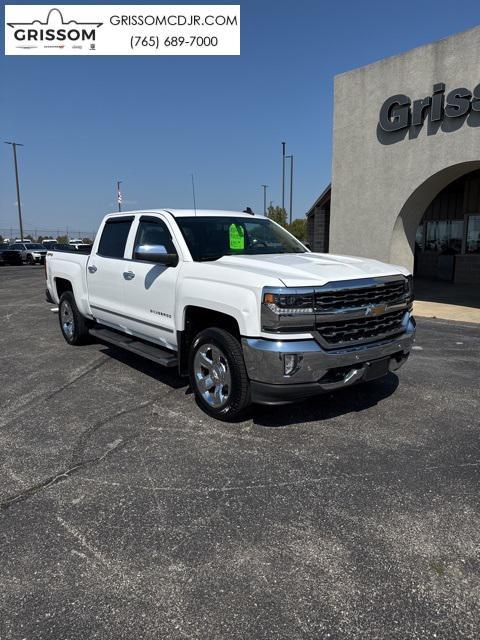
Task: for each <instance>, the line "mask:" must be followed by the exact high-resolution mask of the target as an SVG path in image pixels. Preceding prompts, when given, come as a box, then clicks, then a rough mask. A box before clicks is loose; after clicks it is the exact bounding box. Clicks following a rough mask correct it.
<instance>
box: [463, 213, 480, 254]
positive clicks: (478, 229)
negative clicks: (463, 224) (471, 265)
mask: <svg viewBox="0 0 480 640" xmlns="http://www.w3.org/2000/svg"><path fill="white" fill-rule="evenodd" d="M465 253H480V214H475V215H473V216H468V218H467V239H466V243H465Z"/></svg>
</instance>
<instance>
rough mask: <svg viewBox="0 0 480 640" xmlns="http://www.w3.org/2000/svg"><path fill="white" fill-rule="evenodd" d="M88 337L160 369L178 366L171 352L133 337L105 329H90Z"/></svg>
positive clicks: (174, 355) (175, 357)
mask: <svg viewBox="0 0 480 640" xmlns="http://www.w3.org/2000/svg"><path fill="white" fill-rule="evenodd" d="M90 335H92V336H95V338H98V339H99V340H103V342H108V343H109V344H113V345H115V346H116V347H120V349H126V350H127V351H131V352H132V353H135V354H136V355H137V356H143V357H144V358H148V360H152V362H156V363H157V364H161V365H162V367H176V366H177V364H178V360H177V356H176V354H175V353H173V352H172V351H168V350H167V349H164V348H163V347H157V346H156V345H154V344H150V343H148V342H144V341H143V340H139V339H138V338H134V337H133V336H128V335H126V334H125V333H119V332H118V331H113V330H112V329H107V328H106V327H96V328H95V329H90Z"/></svg>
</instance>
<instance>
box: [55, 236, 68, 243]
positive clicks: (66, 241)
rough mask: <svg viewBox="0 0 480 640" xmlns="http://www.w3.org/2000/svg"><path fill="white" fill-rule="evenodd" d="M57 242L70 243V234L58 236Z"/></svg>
mask: <svg viewBox="0 0 480 640" xmlns="http://www.w3.org/2000/svg"><path fill="white" fill-rule="evenodd" d="M57 242H58V244H68V236H58V237H57Z"/></svg>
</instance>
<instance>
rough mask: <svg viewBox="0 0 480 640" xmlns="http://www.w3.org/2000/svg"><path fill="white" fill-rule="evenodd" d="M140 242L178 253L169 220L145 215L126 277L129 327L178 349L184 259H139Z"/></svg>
mask: <svg viewBox="0 0 480 640" xmlns="http://www.w3.org/2000/svg"><path fill="white" fill-rule="evenodd" d="M140 245H149V246H162V247H164V248H165V252H166V253H177V254H178V255H180V251H179V248H178V247H177V246H176V244H175V242H174V239H173V237H172V234H171V232H170V230H169V228H168V226H167V223H166V221H165V220H163V219H162V218H160V217H157V216H153V215H144V216H141V218H140V219H139V221H138V227H137V230H136V233H135V239H134V242H133V246H132V249H131V252H130V253H131V255H130V256H129V257H130V258H131V260H130V261H128V262H126V264H127V265H128V272H129V274H128V276H127V277H126V278H125V280H124V300H125V309H126V311H125V313H126V314H127V315H128V316H129V329H130V330H131V331H132V332H133V333H134V334H135V335H137V336H139V337H141V338H144V339H146V340H150V341H153V342H156V343H158V344H161V345H162V346H165V347H168V348H171V349H174V348H175V347H176V344H177V341H176V334H175V317H174V315H175V290H176V284H177V278H178V273H179V270H180V268H181V260H180V261H179V263H178V264H177V266H176V267H166V266H164V265H161V264H156V263H154V262H145V261H143V260H136V259H135V251H136V248H137V247H139V246H140Z"/></svg>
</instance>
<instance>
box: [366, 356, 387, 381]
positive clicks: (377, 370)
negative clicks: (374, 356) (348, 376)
mask: <svg viewBox="0 0 480 640" xmlns="http://www.w3.org/2000/svg"><path fill="white" fill-rule="evenodd" d="M389 362H390V358H382V359H381V360H374V361H373V362H369V363H368V366H367V370H366V372H365V376H364V378H363V379H364V380H365V382H368V381H369V380H376V379H377V378H381V377H382V376H385V375H387V373H388V372H389V367H388V365H389Z"/></svg>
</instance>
